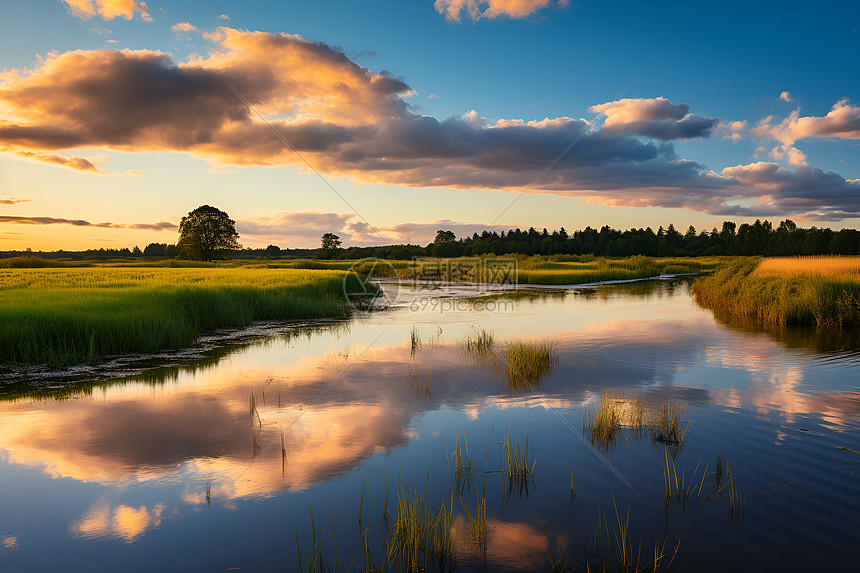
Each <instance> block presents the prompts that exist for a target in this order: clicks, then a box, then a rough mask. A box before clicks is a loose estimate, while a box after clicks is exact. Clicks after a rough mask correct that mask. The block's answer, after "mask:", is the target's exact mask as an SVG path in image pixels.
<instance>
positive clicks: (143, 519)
mask: <svg viewBox="0 0 860 573" xmlns="http://www.w3.org/2000/svg"><path fill="white" fill-rule="evenodd" d="M165 508H166V506H165V504H163V503H156V504H155V505H154V506H153V507H152V508H151V509H150V508H147V507H146V506H145V505H142V506H140V507H138V508H134V507H129V506H127V505H118V506H116V507H112V506H111V504H110V503H109V502H108V501H106V500H99V501H96V502H95V503H93V504H92V505H91V506H90V508H89V509H88V510H87V511H85V512H84V514H83V515H82V516H81V517H80V519H78V520H77V521H75V522H74V523H73V524H72V525H71V527H69V530H70V531H71V532H72V533H73V534H75V535H79V536H81V537H106V536H109V537H117V538H119V539H122V540H123V541H125V542H127V543H131V542H133V541H135V540H136V539H137V538H138V537H140V536H141V535H142V534H143V533H145V532H146V531H147V530H149V529H155V528H156V527H158V526H160V525H161V520H162V514H163V513H164V510H165Z"/></svg>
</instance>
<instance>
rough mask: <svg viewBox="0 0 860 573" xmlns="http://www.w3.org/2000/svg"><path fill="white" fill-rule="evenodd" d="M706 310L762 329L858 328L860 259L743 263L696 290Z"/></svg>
mask: <svg viewBox="0 0 860 573" xmlns="http://www.w3.org/2000/svg"><path fill="white" fill-rule="evenodd" d="M693 293H694V295H695V297H696V300H697V301H698V302H699V304H701V305H702V306H704V307H706V308H710V309H712V310H714V311H717V312H721V313H724V314H728V315H732V316H737V317H743V318H748V319H752V320H754V321H755V322H756V323H758V324H761V325H762V326H768V327H782V326H786V325H792V324H806V325H814V326H816V327H819V328H840V327H847V326H857V325H860V258H857V257H792V258H772V259H761V258H758V257H755V258H743V259H738V260H735V261H732V262H729V263H727V264H726V265H725V266H723V267H721V268H719V269H718V270H717V271H716V272H715V273H714V274H712V275H710V276H707V277H704V278H701V279H699V280H697V281H696V282H695V283H694V284H693Z"/></svg>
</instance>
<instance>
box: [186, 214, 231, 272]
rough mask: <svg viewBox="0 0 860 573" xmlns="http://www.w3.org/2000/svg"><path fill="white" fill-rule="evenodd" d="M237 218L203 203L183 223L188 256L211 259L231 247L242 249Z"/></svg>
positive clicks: (205, 259)
mask: <svg viewBox="0 0 860 573" xmlns="http://www.w3.org/2000/svg"><path fill="white" fill-rule="evenodd" d="M238 239H239V233H237V232H236V221H234V220H233V219H231V218H230V217H228V216H227V213H225V212H224V211H221V210H220V209H216V208H215V207H210V206H209V205H201V206H200V207H197V208H196V209H194V210H193V211H191V212H190V213H188V215H187V216H185V217H182V222H181V223H179V244H178V247H179V249H180V251H181V252H182V253H183V254H185V255H186V256H188V257H191V258H194V259H200V260H204V261H211V260H212V259H213V258H214V257H215V256H216V255H218V253H219V252H221V251H224V250H228V249H241V248H242V247H241V245H239V241H238Z"/></svg>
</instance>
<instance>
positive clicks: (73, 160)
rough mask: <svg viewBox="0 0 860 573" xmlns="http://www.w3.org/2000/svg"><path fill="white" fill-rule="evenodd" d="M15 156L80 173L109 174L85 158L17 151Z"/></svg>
mask: <svg viewBox="0 0 860 573" xmlns="http://www.w3.org/2000/svg"><path fill="white" fill-rule="evenodd" d="M15 155H17V156H19V157H25V158H27V159H35V160H36V161H44V162H45V163H53V164H54V165H60V166H62V167H70V168H72V169H78V170H80V171H92V172H93V173H100V174H103V173H107V171H102V170H101V169H99V168H98V167H96V165H95V163H93V162H92V161H90V160H89V159H84V158H83V157H61V156H59V155H46V154H44V153H35V152H33V151H16V152H15Z"/></svg>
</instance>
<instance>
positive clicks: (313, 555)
mask: <svg viewBox="0 0 860 573" xmlns="http://www.w3.org/2000/svg"><path fill="white" fill-rule="evenodd" d="M310 514H311V542H310V545H309V546H308V547H307V555H306V558H305V559H304V560H303V559H302V549H301V545H300V544H299V530H298V528H296V558H297V562H298V566H299V571H303V572H305V573H330V572H332V571H335V568H333V567H332V566H331V565H329V563H328V562H327V561H326V560H325V559H324V557H323V548H324V546H325V543H326V541H327V537H326V536H325V535H323V536H322V537H321V538H320V539H319V541H317V530H316V524H315V523H314V511H313V509H311V510H310ZM332 538H333V539H334V546H335V548H337V537H336V534H335V529H334V522H333V521H332ZM337 570H340V567H339V566H338V567H337Z"/></svg>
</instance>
